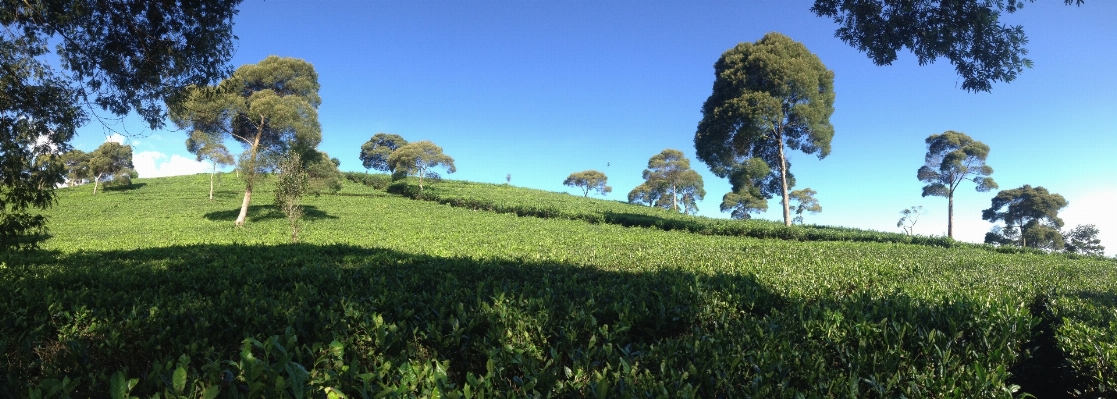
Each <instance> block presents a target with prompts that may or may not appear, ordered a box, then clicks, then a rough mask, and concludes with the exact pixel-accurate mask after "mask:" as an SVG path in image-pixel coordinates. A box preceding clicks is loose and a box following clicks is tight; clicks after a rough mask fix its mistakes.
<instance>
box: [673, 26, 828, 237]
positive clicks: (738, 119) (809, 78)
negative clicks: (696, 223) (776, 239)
mask: <svg viewBox="0 0 1117 399" xmlns="http://www.w3.org/2000/svg"><path fill="white" fill-rule="evenodd" d="M714 75H715V80H714V86H713V92H712V93H711V94H710V97H709V98H707V99H706V102H705V103H704V104H702V120H701V121H700V122H699V123H698V131H697V132H696V133H695V136H694V147H695V149H696V150H697V155H698V159H700V160H702V161H703V162H705V163H706V164H707V165H709V167H710V170H711V171H712V172H713V173H714V175H717V176H718V177H723V178H730V183H731V184H733V185H734V186H735V188H734V190H733V192H732V193H730V194H732V195H731V197H733V198H734V199H735V200H734V201H730V202H733V203H737V204H742V203H749V204H753V205H750V206H751V207H750V208H748V209H759V208H758V205H757V204H756V203H757V202H758V201H759V200H760V199H764V200H767V199H770V198H772V197H773V196H775V195H777V194H778V195H780V197H781V199H782V200H783V216H784V224H785V225H788V226H790V225H791V210H790V207H789V204H790V199H789V196H788V190H789V189H790V187H792V186H794V185H795V177H794V176H793V175H792V174H791V172H790V168H791V163H790V162H788V159H787V158H788V157H787V153H786V150H788V149H790V150H795V151H802V152H804V153H806V154H816V155H817V156H818V157H819V159H822V158H825V157H826V156H827V155H829V154H830V140H831V139H832V138H833V137H834V127H833V126H832V125H831V124H830V115H831V114H833V113H834V72H833V71H831V70H829V69H826V66H825V65H823V64H822V61H821V60H819V58H818V56H816V55H814V54H812V53H811V52H810V51H809V50H807V48H806V46H804V45H803V44H802V43H799V42H796V41H794V40H792V39H791V38H789V37H787V36H784V35H782V34H779V33H769V34H767V35H764V37H763V38H761V39H760V40H759V41H757V42H756V43H741V44H738V45H737V46H736V47H734V48H732V49H729V50H728V51H726V52H725V53H724V54H722V55H721V58H719V59H718V61H717V63H715V64H714ZM748 159H756V160H759V161H762V162H763V163H764V164H765V165H766V167H768V168H770V173H769V174H768V175H767V176H763V177H761V176H755V175H752V174H747V176H746V177H744V178H742V177H741V176H737V178H736V179H735V178H734V177H733V176H732V175H733V174H734V173H738V174H740V173H741V171H742V170H744V169H750V170H752V171H756V170H759V169H761V168H760V167H759V165H755V164H753V165H748V166H744V167H742V164H743V163H744V162H745V161H746V160H748ZM746 184H749V185H753V187H755V190H753V189H752V188H746V186H745V185H746ZM746 195H747V198H744V201H742V200H740V199H741V196H746ZM722 205H723V206H722V209H723V210H725V209H735V208H734V206H730V207H728V208H727V207H726V206H725V205H726V202H724V201H723V204H722ZM745 215H747V212H746V213H745Z"/></svg>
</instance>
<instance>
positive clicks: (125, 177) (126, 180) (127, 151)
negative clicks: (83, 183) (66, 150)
mask: <svg viewBox="0 0 1117 399" xmlns="http://www.w3.org/2000/svg"><path fill="white" fill-rule="evenodd" d="M132 168H133V166H132V146H130V145H123V144H120V143H115V142H111V141H110V142H107V143H105V144H101V146H100V147H97V149H96V150H93V152H92V153H90V154H89V174H90V175H91V176H92V177H93V194H97V185H98V183H101V182H113V183H116V184H123V185H129V184H132V175H133V174H135V172H136V171H135V170H133V169H132Z"/></svg>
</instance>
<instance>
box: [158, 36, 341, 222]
mask: <svg viewBox="0 0 1117 399" xmlns="http://www.w3.org/2000/svg"><path fill="white" fill-rule="evenodd" d="M319 88H320V85H319V84H318V73H317V72H315V71H314V66H313V65H311V64H310V63H308V62H306V61H304V60H301V59H297V58H283V57H277V56H274V55H273V56H268V57H267V58H265V59H264V60H263V61H260V62H259V63H257V64H248V65H243V66H241V67H240V68H237V70H236V72H234V73H233V76H231V77H229V78H228V79H225V80H224V81H222V82H221V83H220V84H219V85H217V86H193V87H190V88H189V89H188V90H186V91H185V92H184V94H183V96H184V98H185V101H183V102H181V103H177V104H171V105H173V106H172V107H171V119H172V120H173V121H174V123H175V125H177V126H178V127H179V128H183V129H188V130H189V131H191V132H192V133H191V135H192V136H193V135H197V134H200V135H207V136H210V138H209V139H207V140H211V141H213V142H224V140H225V139H226V138H232V139H234V140H237V141H238V142H240V143H241V144H242V145H243V146H244V147H245V151H244V152H243V153H241V156H240V167H239V168H238V169H239V170H240V172H241V175H242V176H241V177H242V178H243V179H244V181H245V190H244V202H243V204H242V205H241V213H240V216H239V217H238V218H237V220H236V222H235V223H236V225H238V226H243V225H244V223H245V218H246V217H247V214H248V206H249V203H250V202H251V199H252V189H253V186H254V184H255V182H256V176H257V175H258V174H259V173H262V172H267V171H270V170H271V169H272V168H274V166H275V163H276V162H277V161H278V160H279V159H280V158H281V157H282V156H283V155H284V154H287V153H288V152H290V151H296V152H299V154H300V157H301V158H302V159H304V160H306V161H317V160H319V158H320V155H319V154H318V152H317V150H316V149H315V148H316V147H317V146H318V143H320V142H321V141H322V126H321V125H320V124H319V123H318V106H319V105H320V104H321V103H322V98H321V97H319V96H318V89H319ZM327 159H328V157H327Z"/></svg>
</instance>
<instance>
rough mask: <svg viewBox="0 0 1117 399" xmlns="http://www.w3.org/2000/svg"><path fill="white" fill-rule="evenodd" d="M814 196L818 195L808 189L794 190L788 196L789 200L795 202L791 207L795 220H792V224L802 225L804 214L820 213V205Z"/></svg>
mask: <svg viewBox="0 0 1117 399" xmlns="http://www.w3.org/2000/svg"><path fill="white" fill-rule="evenodd" d="M816 194H818V192H817V191H814V190H811V188H810V187H807V188H804V189H802V190H795V191H792V192H791V193H789V194H788V196H790V197H791V200H792V201H795V205H794V206H793V207H792V208H793V209H794V211H793V212H794V213H795V219H793V220H792V221H793V222H795V223H799V224H803V213H804V212H809V213H811V214H817V213H819V212H822V205H821V204H819V203H818V200H817V199H815V197H814V196H815V195H816Z"/></svg>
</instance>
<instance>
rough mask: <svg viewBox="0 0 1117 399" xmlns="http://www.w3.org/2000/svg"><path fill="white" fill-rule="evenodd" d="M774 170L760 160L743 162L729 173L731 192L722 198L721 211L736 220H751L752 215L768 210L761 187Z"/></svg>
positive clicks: (750, 159) (766, 199)
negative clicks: (728, 213)
mask: <svg viewBox="0 0 1117 399" xmlns="http://www.w3.org/2000/svg"><path fill="white" fill-rule="evenodd" d="M771 174H772V169H771V168H769V167H768V163H767V162H764V160H763V159H760V158H749V159H745V160H744V161H742V162H741V163H740V164H738V165H737V166H736V167H734V168H733V171H732V172H730V173H729V184H730V186H731V188H730V191H729V192H728V193H726V194H725V195H724V196H722V198H721V211H722V212H730V217H732V218H734V219H742V220H745V219H750V218H751V215H750V214H752V213H760V212H765V211H767V210H768V198H766V197H765V196H764V193H762V192H761V189H760V186H761V184H763V181H764V180H765V179H769V177H770V176H771Z"/></svg>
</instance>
